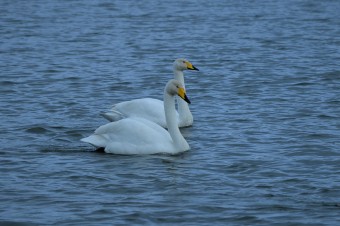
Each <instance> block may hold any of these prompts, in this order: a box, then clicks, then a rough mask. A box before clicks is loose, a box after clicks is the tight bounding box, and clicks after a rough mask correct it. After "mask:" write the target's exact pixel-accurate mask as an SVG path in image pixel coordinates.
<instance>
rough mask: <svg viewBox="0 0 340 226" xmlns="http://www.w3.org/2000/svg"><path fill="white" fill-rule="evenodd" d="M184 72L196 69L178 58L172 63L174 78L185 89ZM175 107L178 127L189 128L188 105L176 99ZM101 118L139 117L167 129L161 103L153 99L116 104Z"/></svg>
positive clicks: (186, 61)
mask: <svg viewBox="0 0 340 226" xmlns="http://www.w3.org/2000/svg"><path fill="white" fill-rule="evenodd" d="M184 70H196V71H198V69H197V68H196V67H195V66H193V65H192V63H190V62H189V61H188V60H186V59H183V58H179V59H176V60H175V61H174V63H173V72H174V77H175V79H176V80H178V81H179V82H181V83H182V85H183V87H184V88H185V84H184V75H183V71H184ZM177 105H178V113H177V114H178V116H177V117H178V126H179V127H186V126H191V125H192V123H193V117H192V114H191V112H190V109H189V106H188V104H187V103H186V102H185V101H184V100H182V99H178V100H177ZM102 116H103V117H104V118H106V119H107V120H109V121H111V122H113V121H117V120H121V119H123V118H128V117H140V118H144V119H147V120H150V121H152V122H155V123H157V124H158V125H160V126H162V127H164V128H167V123H166V120H165V114H164V107H163V101H161V100H158V99H153V98H142V99H134V100H131V101H125V102H121V103H118V104H116V105H114V106H113V107H112V109H111V110H110V111H109V112H107V113H103V114H102Z"/></svg>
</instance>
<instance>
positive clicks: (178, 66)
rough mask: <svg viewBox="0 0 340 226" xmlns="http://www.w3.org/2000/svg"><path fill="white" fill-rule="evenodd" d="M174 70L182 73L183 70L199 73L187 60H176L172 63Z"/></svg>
mask: <svg viewBox="0 0 340 226" xmlns="http://www.w3.org/2000/svg"><path fill="white" fill-rule="evenodd" d="M173 65H174V70H178V71H184V70H195V71H199V70H198V68H197V67H195V66H194V65H192V63H190V62H189V61H188V60H186V59H184V58H179V59H176V60H175V62H174V64H173Z"/></svg>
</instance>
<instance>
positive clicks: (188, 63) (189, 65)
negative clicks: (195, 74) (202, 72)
mask: <svg viewBox="0 0 340 226" xmlns="http://www.w3.org/2000/svg"><path fill="white" fill-rule="evenodd" d="M185 64H186V65H187V69H188V70H194V71H199V70H198V68H197V67H195V66H194V65H192V63H190V62H189V61H186V62H185Z"/></svg>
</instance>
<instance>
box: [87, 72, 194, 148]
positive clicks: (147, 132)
mask: <svg viewBox="0 0 340 226" xmlns="http://www.w3.org/2000/svg"><path fill="white" fill-rule="evenodd" d="M175 95H178V96H180V97H181V98H182V99H183V100H185V101H187V102H188V103H190V101H189V99H188V98H187V96H186V94H185V90H184V87H183V86H182V84H181V83H180V82H179V81H177V80H174V79H172V80H170V81H169V82H168V83H167V85H166V87H165V90H164V102H163V103H164V107H163V108H164V109H165V112H164V113H165V118H166V122H167V125H168V130H166V129H164V128H163V127H161V126H160V125H159V124H157V123H155V122H153V121H150V120H147V119H144V118H141V117H127V118H123V119H121V120H118V121H114V122H110V123H108V124H105V125H103V126H100V127H99V128H98V129H96V130H95V132H94V134H93V135H90V136H89V137H86V138H83V139H81V141H83V142H87V143H90V144H92V145H93V146H95V147H97V148H104V151H105V152H106V153H114V154H156V153H169V154H176V153H179V152H183V151H187V150H189V149H190V147H189V144H188V143H187V142H186V140H185V139H184V137H183V136H182V134H181V132H180V130H179V128H178V123H177V116H176V108H175Z"/></svg>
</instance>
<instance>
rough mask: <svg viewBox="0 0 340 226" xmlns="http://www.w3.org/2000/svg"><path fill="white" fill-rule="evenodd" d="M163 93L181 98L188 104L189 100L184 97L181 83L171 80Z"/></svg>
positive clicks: (184, 93)
mask: <svg viewBox="0 0 340 226" xmlns="http://www.w3.org/2000/svg"><path fill="white" fill-rule="evenodd" d="M165 92H166V93H168V94H169V95H171V96H175V95H178V96H179V97H180V98H182V99H183V100H184V101H185V102H187V103H188V104H190V103H191V102H190V100H189V98H188V97H187V95H186V92H185V89H184V87H183V85H182V83H181V82H179V81H177V80H175V79H171V80H170V81H169V82H168V83H167V84H166V86H165Z"/></svg>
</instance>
